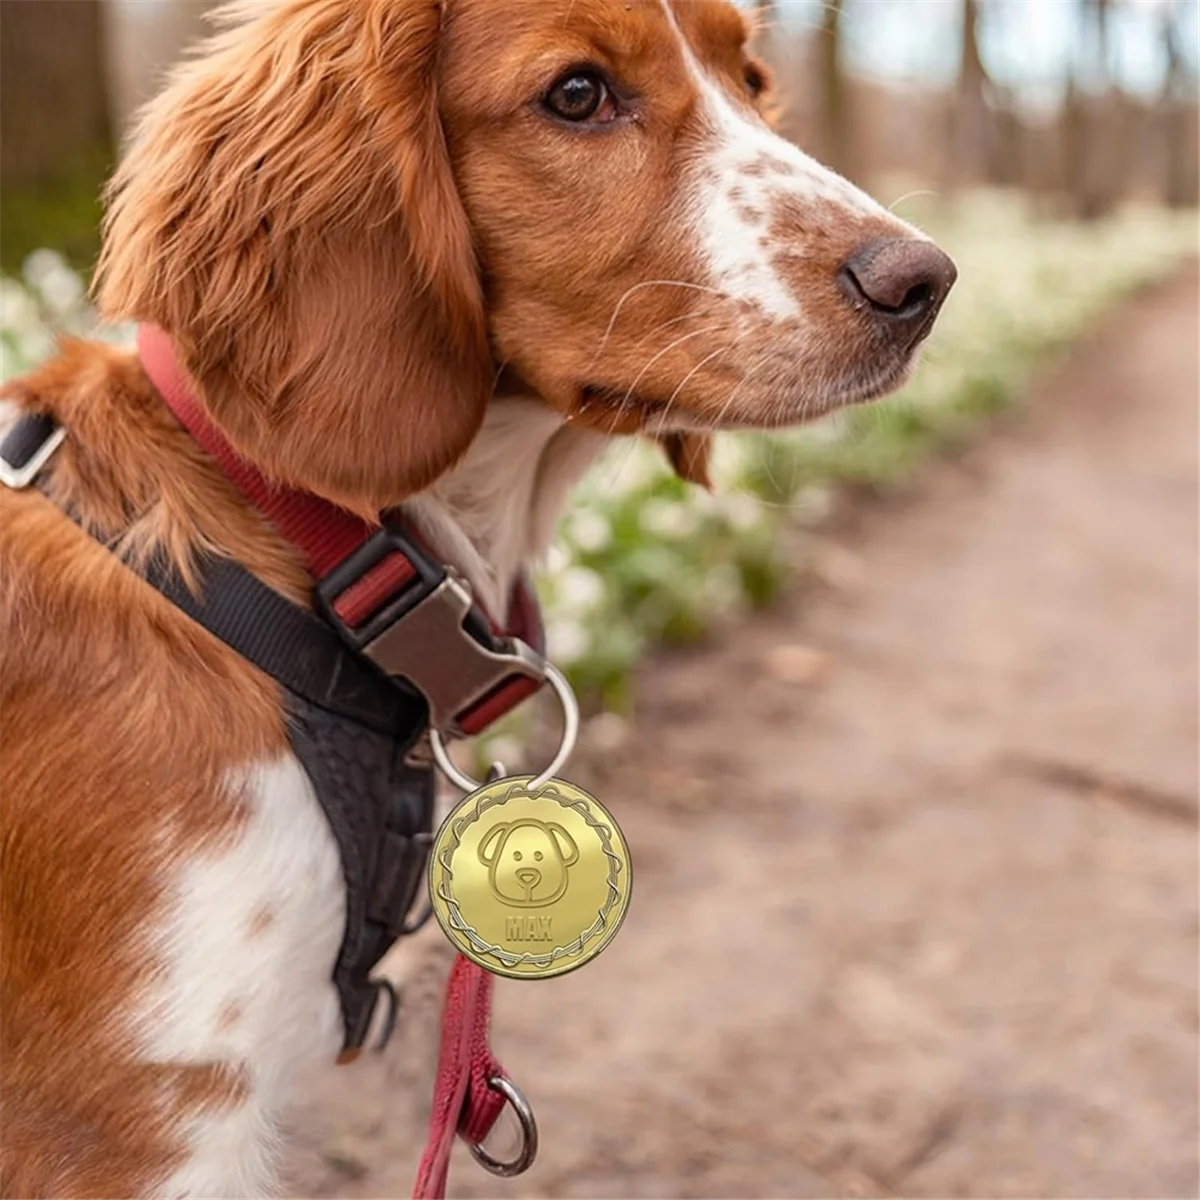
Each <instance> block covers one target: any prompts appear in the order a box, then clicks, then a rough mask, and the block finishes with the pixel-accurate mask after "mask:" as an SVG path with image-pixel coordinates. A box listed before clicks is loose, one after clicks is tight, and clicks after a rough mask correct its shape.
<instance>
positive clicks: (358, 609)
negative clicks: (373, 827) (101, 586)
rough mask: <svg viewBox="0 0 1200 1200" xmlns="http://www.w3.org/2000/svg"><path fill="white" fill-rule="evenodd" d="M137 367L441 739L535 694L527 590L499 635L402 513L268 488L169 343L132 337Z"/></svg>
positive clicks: (537, 668) (537, 657)
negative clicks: (422, 706)
mask: <svg viewBox="0 0 1200 1200" xmlns="http://www.w3.org/2000/svg"><path fill="white" fill-rule="evenodd" d="M137 345H138V354H139V356H140V357H141V361H142V367H143V369H144V370H145V372H146V375H147V377H148V378H149V380H150V382H151V383H152V384H153V385H154V387H155V389H156V390H157V391H158V393H159V395H160V396H161V397H162V399H163V402H164V403H165V404H166V406H167V407H168V408H169V409H170V410H171V412H172V413H174V415H175V417H176V418H177V419H178V421H179V423H180V424H181V425H182V426H183V427H184V429H186V430H187V431H188V433H190V434H191V436H192V437H193V438H194V439H195V441H196V442H197V443H198V444H199V445H200V446H201V447H202V448H203V449H204V450H205V451H206V452H207V453H208V454H209V455H210V456H211V457H212V458H213V460H214V461H215V462H216V463H217V465H218V466H219V467H220V468H221V471H222V472H223V473H224V475H225V477H226V478H227V479H228V480H229V482H230V483H232V484H233V486H234V487H235V488H237V490H238V491H239V492H241V493H242V495H243V496H245V497H246V499H247V500H248V501H249V502H250V504H252V505H253V506H254V507H255V508H256V509H257V510H258V511H259V512H261V513H262V514H263V516H265V517H266V518H267V519H268V520H270V522H271V523H272V524H273V525H274V526H275V528H276V529H277V530H278V531H279V533H280V534H281V535H282V536H283V537H284V538H286V539H287V541H289V542H290V543H291V544H292V545H293V546H295V547H296V549H297V550H299V551H300V553H301V555H302V556H303V558H304V560H305V563H306V564H307V566H308V569H309V572H310V573H311V574H312V577H313V580H314V583H315V590H314V599H315V603H316V607H317V608H318V609H319V610H321V612H322V613H323V615H324V616H325V617H326V618H327V619H328V620H329V621H330V623H331V624H333V625H334V627H335V628H336V629H337V630H338V632H339V633H341V634H342V636H343V637H344V638H345V639H346V640H347V641H348V642H349V643H350V645H351V646H352V647H353V648H354V649H355V650H356V651H359V652H361V653H362V654H364V655H366V656H367V657H368V658H371V659H372V660H373V661H375V662H376V663H377V665H379V666H380V667H382V668H383V669H384V670H386V671H387V672H388V673H389V674H392V675H402V676H404V677H405V678H407V679H408V680H409V681H410V682H411V683H412V684H414V685H415V686H416V687H417V688H418V689H419V690H420V691H421V692H422V693H423V694H424V695H425V697H426V699H428V701H429V705H430V720H431V722H432V723H434V724H435V725H436V727H437V728H438V729H439V732H442V733H444V734H476V733H479V732H480V731H482V730H483V729H485V728H486V727H487V726H488V725H490V724H491V723H492V722H493V721H495V720H497V719H498V718H499V717H501V716H503V715H504V714H505V713H507V712H508V711H510V710H511V709H513V708H515V707H516V706H517V705H518V704H519V703H520V702H521V701H522V700H524V699H525V698H526V697H527V696H529V695H531V694H532V693H533V692H535V691H537V689H538V688H539V687H540V686H541V684H542V681H543V679H544V670H543V666H542V658H541V654H542V649H543V644H542V643H543V639H542V627H541V616H540V613H539V611H538V607H537V602H536V600H535V599H534V597H533V594H532V590H531V589H530V588H529V586H528V585H527V583H525V581H521V582H519V583H518V584H517V585H516V587H515V588H514V591H513V596H512V602H511V611H512V626H513V627H512V628H510V629H509V630H508V631H502V630H500V629H499V628H498V627H497V625H496V624H495V622H493V621H492V619H491V618H490V617H488V616H487V614H485V613H484V612H483V611H482V609H481V608H480V607H479V606H478V605H477V604H475V603H474V602H473V600H472V598H471V595H470V591H469V589H468V588H467V587H466V586H465V585H464V584H463V583H462V581H461V580H460V579H458V578H457V577H456V576H455V575H454V573H453V572H450V571H448V570H447V568H446V567H445V565H444V564H443V563H441V562H439V561H437V560H436V559H435V558H434V557H433V556H432V555H431V554H430V552H429V550H428V549H427V547H425V546H424V545H423V544H422V542H421V541H420V539H419V538H418V537H417V536H416V534H415V533H414V532H413V531H412V529H411V528H410V527H409V526H408V525H407V524H406V523H405V522H404V521H403V519H402V518H401V517H400V516H399V514H397V513H394V512H391V513H386V514H384V518H383V520H381V521H380V522H378V523H375V524H371V523H369V522H367V521H364V520H362V519H361V518H360V517H357V516H355V515H354V514H353V513H350V512H347V511H346V510H345V509H343V508H339V507H338V506H337V505H336V504H333V503H331V502H330V501H328V500H324V499H322V498H321V497H320V496H316V495H313V493H311V492H303V491H299V490H298V489H295V488H288V487H284V486H282V485H279V484H276V483H273V482H271V481H269V480H267V479H266V478H265V477H264V476H263V475H262V473H261V472H260V471H259V470H258V468H257V467H255V466H254V465H253V464H252V463H249V462H247V461H246V460H245V459H244V458H242V457H241V456H240V455H239V454H238V453H237V452H236V451H235V450H234V449H233V447H232V446H231V445H230V444H229V442H228V441H227V440H226V438H225V435H224V434H223V433H222V432H221V431H220V430H219V429H218V428H217V427H216V426H215V425H214V424H213V423H212V421H211V420H209V418H208V416H207V414H206V413H205V412H204V410H203V409H202V408H201V407H200V404H199V402H198V401H197V400H196V397H195V396H194V395H193V393H192V390H191V387H190V385H189V384H188V381H187V378H186V377H185V375H184V373H183V371H182V370H181V369H180V367H179V363H178V361H177V359H176V356H175V348H174V346H173V344H172V342H171V339H170V336H169V335H168V334H167V333H165V332H164V331H163V330H161V329H159V328H158V327H157V326H155V325H141V326H140V327H139V328H138V339H137Z"/></svg>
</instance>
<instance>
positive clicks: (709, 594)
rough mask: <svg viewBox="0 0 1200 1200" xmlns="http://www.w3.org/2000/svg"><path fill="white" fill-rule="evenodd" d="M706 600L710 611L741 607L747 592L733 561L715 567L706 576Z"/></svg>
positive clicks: (723, 611)
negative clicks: (743, 588) (743, 587)
mask: <svg viewBox="0 0 1200 1200" xmlns="http://www.w3.org/2000/svg"><path fill="white" fill-rule="evenodd" d="M703 588H704V600H705V605H706V607H707V608H708V610H709V611H710V612H715V613H728V612H732V611H735V610H736V609H738V608H740V607H741V605H742V602H743V600H744V599H745V593H744V592H743V590H742V577H741V575H740V574H739V572H738V569H737V567H735V566H733V564H732V563H722V564H721V565H720V566H717V567H713V568H712V569H711V570H709V571H708V572H707V574H706V575H705V576H704V584H703Z"/></svg>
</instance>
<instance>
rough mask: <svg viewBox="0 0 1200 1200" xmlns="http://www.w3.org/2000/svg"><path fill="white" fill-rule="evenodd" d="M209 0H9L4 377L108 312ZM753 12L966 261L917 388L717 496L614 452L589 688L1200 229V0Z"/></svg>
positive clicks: (752, 448) (891, 187) (586, 576)
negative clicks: (115, 264) (177, 84)
mask: <svg viewBox="0 0 1200 1200" xmlns="http://www.w3.org/2000/svg"><path fill="white" fill-rule="evenodd" d="M398 2H399V0H398ZM208 7H210V6H209V5H208V4H206V3H204V2H203V0H0V55H2V61H0V88H2V94H0V146H2V148H3V157H2V161H0V268H2V269H3V272H4V275H3V278H2V279H0V347H2V349H3V354H4V362H3V371H4V373H6V374H11V373H13V372H15V371H18V370H21V369H23V368H24V367H26V366H28V365H30V364H31V363H33V362H36V361H37V360H38V359H40V358H41V357H43V356H44V355H45V354H47V353H48V352H49V350H50V348H51V347H52V334H53V331H56V330H64V329H65V330H68V331H74V332H82V331H87V330H90V329H91V328H92V325H93V321H92V315H91V312H90V310H89V308H88V305H87V302H86V297H85V292H86V279H87V276H88V273H89V269H90V266H91V263H92V262H93V261H94V257H95V254H96V250H97V245H98V242H97V220H98V215H99V202H98V196H99V189H100V186H101V182H102V179H103V178H104V176H105V174H106V173H107V171H108V170H109V168H110V167H111V164H112V161H113V157H114V146H115V145H116V143H117V141H118V140H119V135H120V133H121V131H122V130H123V129H124V128H125V127H126V125H127V123H128V120H129V117H130V114H131V113H132V112H133V110H134V109H135V107H136V105H137V104H138V103H139V102H140V101H141V100H142V99H144V98H145V97H146V96H148V95H149V94H151V93H152V92H153V90H154V88H155V85H156V81H157V80H158V79H159V78H160V76H161V73H162V70H163V69H164V67H165V66H167V65H169V63H170V62H171V61H173V59H174V58H176V57H177V56H178V54H179V53H180V51H181V48H182V47H183V46H184V45H185V44H186V43H188V42H189V41H190V40H191V39H192V38H194V36H195V35H196V33H197V32H198V30H199V29H200V28H201V27H202V24H203V14H204V11H205V10H206V9H207V8H208ZM742 7H744V8H747V9H749V10H752V13H753V16H754V17H755V20H756V24H757V33H756V38H755V42H756V47H757V49H758V50H759V52H760V53H761V54H762V55H763V56H764V57H765V58H766V59H767V60H768V61H769V62H770V64H771V65H772V67H773V69H774V72H775V74H776V77H777V83H778V88H779V92H780V96H781V100H782V102H783V111H782V117H781V124H782V129H783V131H784V132H785V133H786V134H788V135H789V136H790V137H793V138H794V139H795V140H797V141H798V142H799V143H800V144H801V145H802V146H804V147H805V148H806V149H808V150H810V151H811V152H812V153H814V154H815V155H817V156H818V157H820V158H822V159H823V160H825V161H826V162H828V163H830V164H831V165H833V166H834V167H836V168H837V169H838V170H840V171H842V172H843V173H844V174H846V175H848V176H849V177H850V178H852V179H854V180H855V181H856V182H858V183H860V184H862V185H863V186H865V187H867V188H869V189H870V190H871V191H872V192H874V193H875V194H876V195H877V196H878V197H879V198H880V199H881V200H883V201H884V202H885V203H888V204H890V205H891V206H892V207H893V208H894V209H895V210H896V211H897V212H899V213H900V214H901V215H902V216H904V217H906V218H908V219H910V220H913V221H916V222H917V223H918V224H920V225H922V226H923V227H925V228H926V229H928V230H929V231H930V232H931V233H933V234H934V235H935V236H936V237H937V238H938V239H939V240H940V241H941V242H942V244H943V245H944V246H945V247H946V249H947V250H949V251H950V252H951V253H952V254H953V255H954V257H955V258H956V259H957V261H958V264H959V268H960V280H961V282H960V283H959V286H958V287H957V288H956V290H955V292H954V293H953V294H952V296H951V298H950V301H949V302H948V304H947V307H946V309H945V312H944V315H943V317H942V319H941V321H940V323H939V327H938V329H937V331H936V333H935V336H934V338H933V339H932V341H931V344H930V346H929V349H928V351H927V353H926V356H925V361H924V363H923V365H922V367H921V369H920V370H919V372H918V374H917V376H916V378H915V379H914V380H913V382H912V383H911V384H910V385H909V386H908V388H906V389H905V391H904V392H903V393H902V394H901V395H900V396H899V397H898V398H896V399H894V400H892V401H889V402H888V403H886V404H884V405H882V406H875V407H870V408H864V409H860V410H854V411H851V412H849V413H843V414H837V415H835V416H833V417H831V418H829V419H827V420H824V421H822V422H819V423H817V424H815V425H813V426H810V427H807V428H805V429H803V430H799V431H796V432H793V433H788V434H783V435H775V436H772V437H770V438H767V437H764V436H759V435H739V436H736V437H734V436H726V437H724V438H722V439H721V443H720V445H719V448H718V455H717V462H716V487H715V489H714V491H713V493H711V494H709V493H707V492H704V491H701V490H699V489H695V488H689V487H686V486H685V485H683V484H681V483H680V482H679V481H678V480H677V479H675V478H674V477H673V476H672V475H671V474H670V473H669V472H668V471H667V470H666V468H665V466H664V464H663V462H662V461H661V458H660V456H659V455H658V454H657V452H656V451H655V450H653V449H652V448H651V447H650V446H649V445H642V444H633V443H628V442H626V443H621V444H617V445H615V446H614V447H613V449H612V451H611V452H610V454H609V455H608V456H607V457H606V458H605V459H604V460H603V461H601V463H600V464H599V465H598V466H597V468H596V469H595V471H594V472H593V473H592V475H591V476H590V477H589V478H588V479H587V480H586V481H585V483H584V484H583V486H582V487H581V489H580V491H579V494H578V497H577V502H576V503H575V504H574V505H573V506H572V507H571V510H570V512H569V513H568V515H567V516H566V517H565V519H564V522H563V525H562V528H561V530H560V537H559V539H558V543H557V545H556V547H555V549H554V551H553V553H552V554H551V556H550V561H549V562H548V563H547V564H546V565H545V569H544V571H543V572H542V577H541V590H542V594H543V596H544V599H545V601H546V608H547V615H548V625H549V637H550V646H551V651H552V653H553V654H554V656H555V657H556V658H557V660H558V661H559V662H560V663H561V664H562V665H563V666H565V667H566V668H567V669H568V671H569V672H570V674H571V675H572V676H573V679H574V681H575V683H576V685H577V686H578V687H579V688H580V689H581V691H582V693H583V694H584V696H585V697H586V698H587V700H588V701H589V702H590V703H591V704H592V705H593V707H596V706H600V707H609V708H616V709H618V710H619V709H623V708H626V707H627V706H628V704H629V694H628V679H629V676H630V672H631V670H632V668H633V667H634V666H635V665H636V663H637V662H638V660H639V658H640V656H641V655H642V654H643V653H644V652H645V651H646V649H647V648H648V647H651V646H654V645H656V644H661V643H686V642H693V641H696V640H697V639H700V638H703V637H704V636H705V635H706V633H707V632H708V631H709V630H710V629H711V628H712V627H713V625H714V623H715V622H720V621H722V620H727V619H729V618H731V617H735V616H737V615H738V614H741V613H744V612H745V611H746V610H747V609H750V608H754V607H758V606H761V605H764V604H767V603H769V602H770V600H771V599H772V597H773V596H774V595H775V594H776V593H777V592H778V590H779V588H780V587H781V585H782V584H783V582H784V581H785V580H786V579H787V577H788V576H789V574H790V573H792V572H795V571H796V570H802V569H803V568H804V566H805V563H804V562H803V561H802V560H803V550H802V547H803V545H804V539H803V537H789V538H784V537H781V536H780V534H781V532H782V530H783V528H784V526H788V527H792V528H794V527H796V526H801V527H804V526H809V527H815V526H818V525H820V523H821V522H822V521H824V520H826V519H827V518H828V515H829V513H830V512H831V510H832V509H833V508H835V507H836V505H837V503H838V498H839V496H840V495H842V494H843V493H845V492H846V491H847V490H849V489H853V490H858V491H861V490H864V489H865V490H868V491H876V492H878V491H886V490H887V489H890V488H893V487H895V486H897V485H898V484H901V483H903V481H904V480H905V479H906V478H908V477H909V476H910V475H911V473H912V472H913V471H914V469H915V468H917V467H918V466H919V464H920V463H921V462H922V461H923V459H924V458H925V457H926V456H927V455H929V454H930V453H933V452H935V451H936V450H938V449H939V448H942V447H946V446H948V445H950V446H952V445H954V444H956V443H958V442H960V441H961V440H962V439H963V438H965V437H967V436H969V435H970V434H971V432H972V431H973V430H974V429H975V428H976V427H977V425H978V424H979V422H980V421H982V420H985V419H987V418H988V417H990V416H991V415H992V414H995V413H997V412H999V411H1001V410H1002V409H1004V408H1006V407H1007V406H1009V405H1010V404H1012V403H1013V402H1014V401H1015V400H1016V399H1017V398H1018V397H1019V396H1020V394H1021V391H1022V387H1023V384H1024V383H1025V381H1026V379H1027V377H1028V375H1029V372H1030V371H1031V370H1032V369H1033V368H1034V367H1035V366H1036V365H1037V364H1038V363H1040V362H1041V361H1043V359H1044V358H1045V357H1046V356H1047V355H1048V354H1050V353H1052V352H1054V351H1055V350H1057V349H1058V348H1060V347H1062V346H1063V345H1065V344H1066V343H1068V342H1070V341H1071V340H1072V339H1073V338H1074V337H1075V336H1076V335H1077V334H1078V333H1079V332H1080V331H1081V330H1082V329H1083V328H1085V327H1086V326H1087V325H1088V324H1089V323H1090V322H1091V321H1092V320H1093V318H1094V317H1095V316H1097V315H1098V314H1099V313H1100V312H1101V311H1102V310H1103V309H1104V308H1106V307H1107V306H1108V305H1110V304H1112V303H1113V302H1114V301H1115V300H1116V299H1117V298H1119V297H1120V296H1122V295H1123V294H1125V293H1127V292H1129V291H1130V290H1131V289H1134V288H1136V287H1138V286H1140V285H1142V284H1144V283H1146V282H1148V281H1150V280H1152V279H1154V278H1156V277H1159V276H1161V275H1163V274H1165V273H1167V272H1168V271H1169V270H1170V269H1171V268H1172V266H1173V265H1174V264H1175V263H1177V262H1178V261H1179V260H1180V258H1182V257H1183V256H1185V255H1188V254H1194V253H1195V251H1196V247H1197V218H1196V211H1195V206H1196V203H1197V190H1198V183H1200V177H1198V167H1197V154H1198V138H1200V134H1198V128H1200V127H1198V119H1197V113H1198V109H1197V58H1198V57H1200V53H1198V47H1197V37H1198V34H1197V26H1198V4H1197V0H825V2H824V3H819V2H817V0H759V2H758V3H749V2H747V3H744V4H743V5H742ZM102 332H103V334H104V336H109V337H114V338H118V339H121V338H126V337H128V335H129V331H128V330H106V331H102ZM798 547H801V549H798ZM505 736H507V735H506V734H505V733H503V732H502V733H501V734H500V737H501V738H503V737H505ZM490 752H492V751H490V750H486V749H485V753H490ZM511 757H512V755H511V754H510V755H509V758H510V759H511Z"/></svg>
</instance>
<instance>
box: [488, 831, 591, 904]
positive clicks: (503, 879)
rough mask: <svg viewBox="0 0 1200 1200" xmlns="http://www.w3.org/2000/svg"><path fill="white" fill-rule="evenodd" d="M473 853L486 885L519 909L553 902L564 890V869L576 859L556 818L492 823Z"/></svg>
mask: <svg viewBox="0 0 1200 1200" xmlns="http://www.w3.org/2000/svg"><path fill="white" fill-rule="evenodd" d="M477 853H478V855H479V861H480V862H481V863H483V865H484V866H485V867H487V868H488V886H489V887H490V888H491V889H492V891H493V892H494V893H495V894H496V895H497V896H498V897H500V899H502V900H503V901H504V903H505V904H508V905H516V906H517V907H519V908H544V907H545V906H546V905H547V904H553V903H554V901H555V900H557V899H558V898H559V897H560V896H562V895H563V893H564V892H565V891H566V890H567V868H568V867H573V866H574V865H575V863H576V862H578V861H579V847H578V846H577V845H576V844H575V839H574V838H573V837H572V836H571V835H570V834H569V833H568V832H567V831H566V830H565V829H564V828H563V827H562V826H561V825H560V824H559V823H558V822H557V821H551V822H549V823H547V822H546V821H538V820H536V819H534V818H532V817H526V818H524V819H522V820H519V821H507V822H504V823H502V824H500V825H493V826H492V828H491V829H490V830H489V831H488V835H487V837H485V838H484V839H483V841H482V842H481V843H480V844H479V850H478V851H477Z"/></svg>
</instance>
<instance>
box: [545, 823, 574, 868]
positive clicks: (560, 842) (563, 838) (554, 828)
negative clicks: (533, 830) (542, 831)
mask: <svg viewBox="0 0 1200 1200" xmlns="http://www.w3.org/2000/svg"><path fill="white" fill-rule="evenodd" d="M546 829H547V831H548V832H549V834H550V836H551V837H552V838H553V839H554V842H555V847H556V848H557V850H558V853H559V857H561V858H562V863H563V866H564V867H571V866H574V865H575V864H576V863H577V862H578V861H579V847H578V846H577V845H576V844H575V839H574V838H573V837H572V836H571V835H570V834H569V833H568V832H567V831H566V830H565V829H564V828H563V827H562V826H561V825H560V824H559V823H558V822H557V821H551V822H550V823H549V824H548V825H547V826H546Z"/></svg>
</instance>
